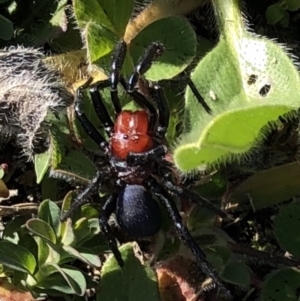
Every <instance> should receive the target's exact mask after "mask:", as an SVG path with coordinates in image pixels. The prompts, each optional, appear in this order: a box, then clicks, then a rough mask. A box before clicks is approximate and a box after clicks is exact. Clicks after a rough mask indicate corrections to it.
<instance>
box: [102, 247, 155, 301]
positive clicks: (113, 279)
mask: <svg viewBox="0 0 300 301" xmlns="http://www.w3.org/2000/svg"><path fill="white" fill-rule="evenodd" d="M120 252H121V254H122V258H123V260H124V262H125V266H124V269H123V270H122V269H121V268H120V267H119V266H118V264H117V262H116V260H115V258H114V257H113V256H110V257H109V258H108V259H107V261H106V262H105V263H104V265H103V268H102V277H101V284H100V290H99V294H98V295H97V301H111V300H122V301H140V300H143V301H156V300H157V301H159V300H160V295H159V290H158V285H157V281H156V277H155V274H154V272H153V270H152V269H151V268H150V266H148V265H147V264H145V265H144V266H143V265H142V264H141V263H140V261H139V260H138V259H137V258H136V257H135V255H134V251H133V247H132V244H130V243H128V244H125V245H123V246H122V247H121V248H120ZM116 283H117V284H118V289H116Z"/></svg>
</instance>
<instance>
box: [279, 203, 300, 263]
mask: <svg viewBox="0 0 300 301" xmlns="http://www.w3.org/2000/svg"><path fill="white" fill-rule="evenodd" d="M299 216H300V204H298V203H291V204H289V205H288V206H286V207H283V208H282V209H281V210H280V212H279V214H278V215H277V217H276V220H275V224H274V229H275V235H276V239H277V241H278V243H279V244H280V246H281V247H282V249H283V250H286V251H288V252H289V253H291V254H292V255H293V256H295V257H296V258H300V241H299V235H298V233H297V232H298V231H297V230H296V229H299V225H300V220H299Z"/></svg>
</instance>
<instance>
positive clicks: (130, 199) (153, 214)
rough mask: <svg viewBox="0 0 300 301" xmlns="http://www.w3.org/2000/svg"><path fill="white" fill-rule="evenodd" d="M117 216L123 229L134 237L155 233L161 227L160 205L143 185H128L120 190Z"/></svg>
mask: <svg viewBox="0 0 300 301" xmlns="http://www.w3.org/2000/svg"><path fill="white" fill-rule="evenodd" d="M116 216H117V221H118V224H119V225H120V227H121V228H122V230H124V231H125V232H126V233H127V234H128V235H130V236H131V237H133V238H142V237H147V236H151V235H154V234H156V233H157V232H158V230H159V229H160V227H161V213H160V210H159V206H158V204H157V202H156V201H155V200H154V199H153V198H152V196H151V194H149V193H148V192H147V191H146V189H145V188H144V187H143V186H141V185H127V186H126V187H125V188H124V190H122V191H121V192H120V194H119V197H118V201H117V208H116Z"/></svg>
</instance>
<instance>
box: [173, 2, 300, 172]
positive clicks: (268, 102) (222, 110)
mask: <svg viewBox="0 0 300 301" xmlns="http://www.w3.org/2000/svg"><path fill="white" fill-rule="evenodd" d="M214 4H215V7H216V8H215V12H216V15H217V19H218V22H219V27H220V29H221V36H220V41H219V43H218V45H217V46H216V47H215V48H214V49H213V50H212V51H211V52H210V53H208V54H207V55H206V56H205V57H204V58H203V59H202V60H201V61H200V63H199V64H198V66H197V67H196V69H195V71H194V73H193V74H192V76H191V79H192V80H193V82H194V83H195V85H196V87H197V89H198V90H199V91H200V93H201V95H202V96H203V97H204V99H205V101H206V103H207V104H208V105H209V107H210V108H211V110H212V114H207V112H206V111H205V110H204V109H203V108H202V107H201V105H200V104H199V103H198V101H197V99H196V98H195V96H194V94H193V93H192V91H191V90H190V89H189V88H188V89H187V91H186V110H185V126H186V134H185V135H183V137H182V138H181V141H180V143H179V145H178V146H177V147H176V148H175V150H174V161H175V165H176V166H177V167H178V168H179V169H180V170H181V171H183V172H189V171H192V170H193V169H200V170H205V169H207V168H209V167H211V166H214V165H218V164H220V163H224V162H226V161H233V160H235V159H237V158H239V157H241V156H242V155H243V154H245V153H246V152H248V151H249V150H250V149H251V148H252V147H254V146H257V145H258V144H259V143H260V142H261V141H262V139H263V138H264V136H265V135H266V131H267V128H266V126H267V125H268V124H269V122H275V121H276V120H277V119H278V117H279V116H281V115H284V114H286V113H291V112H293V111H294V110H297V109H298V107H299V106H300V77H299V73H298V71H297V69H296V68H295V66H294V65H293V62H292V60H291V59H290V58H289V57H288V55H287V54H286V53H285V52H284V50H283V49H282V47H280V46H279V45H277V44H276V43H274V42H272V41H270V40H267V39H264V38H261V37H258V36H255V35H253V34H251V33H249V32H247V31H246V29H245V25H244V22H243V19H242V15H241V12H240V10H239V7H238V4H237V0H235V1H231V0H214ZM227 20H231V21H230V22H228V21H227Z"/></svg>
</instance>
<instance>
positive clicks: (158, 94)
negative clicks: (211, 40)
mask: <svg viewBox="0 0 300 301" xmlns="http://www.w3.org/2000/svg"><path fill="white" fill-rule="evenodd" d="M126 51H127V45H126V43H125V42H124V41H120V42H118V43H117V46H116V49H115V51H114V54H113V57H112V63H111V73H110V76H109V79H108V80H105V81H101V82H97V83H95V84H93V85H89V92H90V95H91V99H92V102H93V105H94V108H95V112H96V114H97V115H98V118H99V119H100V121H101V123H102V124H103V126H104V130H105V132H106V134H107V136H108V141H107V140H106V139H105V137H104V136H103V135H102V134H101V133H100V132H99V131H98V130H97V129H96V128H95V126H94V125H93V124H92V123H91V121H89V119H88V118H87V117H86V115H85V113H84V112H83V111H82V109H81V107H80V103H81V100H82V92H83V90H84V89H86V88H87V87H82V88H79V89H78V90H77V93H76V100H75V112H76V116H77V118H78V120H79V122H80V123H81V125H82V127H83V129H84V130H85V132H86V133H87V134H88V135H89V136H90V137H91V138H92V139H93V140H94V141H95V142H96V143H97V144H98V145H99V147H100V148H101V149H102V150H103V152H104V156H105V157H106V158H105V161H106V162H107V164H106V165H105V166H104V167H101V169H100V168H99V170H98V171H97V173H96V175H95V177H94V178H93V179H92V180H91V181H90V183H89V185H88V186H87V187H86V188H85V189H84V190H83V191H82V192H81V193H80V194H79V195H78V196H77V197H76V199H75V200H74V202H73V203H72V206H71V208H70V210H69V211H68V212H66V213H64V215H63V216H62V220H66V219H67V218H68V217H70V216H71V215H72V213H73V211H74V210H75V209H76V208H78V207H79V206H81V205H82V204H83V203H86V202H87V200H88V198H89V197H90V196H91V195H93V194H95V193H96V192H99V191H101V189H102V188H103V187H105V186H107V185H108V183H109V185H110V187H111V185H113V188H112V189H111V193H110V195H109V196H108V197H107V199H106V201H105V203H104V205H103V206H102V210H101V216H100V218H99V222H100V227H101V230H102V232H103V234H104V235H105V236H106V238H107V240H108V243H109V247H110V248H111V250H112V252H113V254H114V256H115V258H116V260H117V262H118V264H119V265H120V266H121V267H122V266H123V265H124V262H123V259H122V256H121V253H120V251H119V249H118V246H117V241H116V238H115V237H114V235H113V232H112V230H111V228H110V226H109V223H108V219H109V217H110V216H111V214H112V213H114V212H115V214H116V220H117V222H118V224H119V226H120V228H121V229H122V230H123V231H125V232H126V233H127V234H128V235H129V236H130V237H132V238H136V239H139V238H145V237H148V236H152V235H154V234H156V233H157V232H158V231H159V229H160V227H161V223H162V218H161V213H160V209H159V206H158V203H157V201H159V202H161V204H162V205H163V206H164V207H165V208H166V210H167V212H168V214H169V216H170V218H171V219H172V221H173V224H174V227H175V229H176V231H177V234H178V236H179V237H180V239H181V240H182V241H183V242H184V244H185V245H186V246H187V247H188V248H189V249H190V250H191V251H192V253H193V254H194V256H195V258H196V259H197V262H198V263H199V265H200V267H201V269H202V271H203V272H204V273H205V274H206V275H207V276H209V277H211V278H212V279H213V281H214V282H215V283H216V284H217V285H218V287H219V288H221V290H222V291H223V292H224V294H228V291H227V289H226V288H225V287H224V285H223V284H222V282H221V280H220V278H219V276H218V274H217V272H216V271H215V269H214V268H213V267H212V266H211V265H210V264H209V263H208V261H207V260H206V256H205V254H204V252H203V251H202V250H201V249H200V247H199V246H198V245H197V243H196V242H195V240H194V239H193V237H192V236H191V234H190V232H189V231H188V229H187V228H186V227H185V225H184V224H183V221H182V218H181V215H180V213H179V211H178V209H177V207H176V204H175V202H174V200H173V199H174V197H181V198H182V197H184V198H188V199H190V200H191V201H192V202H194V203H197V204H201V205H202V206H206V207H208V208H209V209H211V210H213V211H214V212H216V213H217V214H219V215H221V216H223V217H224V216H225V213H224V212H223V211H221V210H220V209H218V208H216V207H215V206H214V205H213V204H212V203H211V202H209V201H208V200H206V199H205V198H203V197H201V196H199V195H197V194H195V193H193V192H191V191H189V190H187V189H185V188H184V187H181V186H179V185H178V183H177V182H178V180H177V179H178V177H177V176H176V173H175V171H174V167H173V166H172V164H171V163H170V162H169V161H168V160H167V159H166V155H167V154H168V148H167V146H166V139H165V135H166V131H167V129H168V125H169V115H170V113H169V108H168V102H167V100H166V97H165V95H164V91H163V89H162V88H161V87H160V85H159V83H158V82H155V83H151V86H150V88H149V89H150V90H151V95H152V96H153V101H152V102H150V101H149V100H148V99H147V98H146V97H145V96H144V95H143V94H142V93H140V92H139V91H138V90H137V89H136V86H137V83H138V81H139V79H140V77H141V76H142V75H143V74H145V73H146V72H147V71H148V70H149V68H150V67H151V64H152V62H153V61H154V60H156V59H157V58H158V57H159V56H160V55H161V54H162V53H163V51H164V46H163V45H162V44H161V43H158V42H154V43H152V44H151V45H150V46H149V47H148V48H147V49H146V51H145V53H144V55H143V56H142V57H141V59H140V61H139V62H138V64H137V65H136V67H135V68H134V71H133V73H132V75H131V76H130V77H129V79H128V81H127V82H126V80H125V79H124V77H123V76H122V75H121V74H120V70H121V68H122V65H123V63H124V60H125V56H126ZM119 84H121V85H122V86H123V88H124V89H125V91H126V92H127V93H128V94H129V95H130V96H131V97H132V99H133V100H134V101H135V102H136V103H137V104H138V105H139V106H140V107H141V109H140V110H136V111H128V110H122V107H121V103H120V99H119V96H118V85H119ZM105 87H110V93H111V99H112V103H113V106H114V109H115V112H116V119H115V122H114V121H113V120H112V119H111V117H110V115H109V113H108V111H107V109H106V107H105V105H104V102H103V99H102V97H101V94H100V90H101V89H103V88H105ZM190 87H191V88H192V90H193V86H192V83H190ZM196 93H197V92H196ZM199 101H200V103H201V104H202V105H203V100H201V99H200V100H199ZM153 103H155V105H154V104H153ZM204 108H205V109H206V110H207V111H208V112H209V107H208V106H207V105H206V107H205V104H204ZM155 199H156V200H155Z"/></svg>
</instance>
